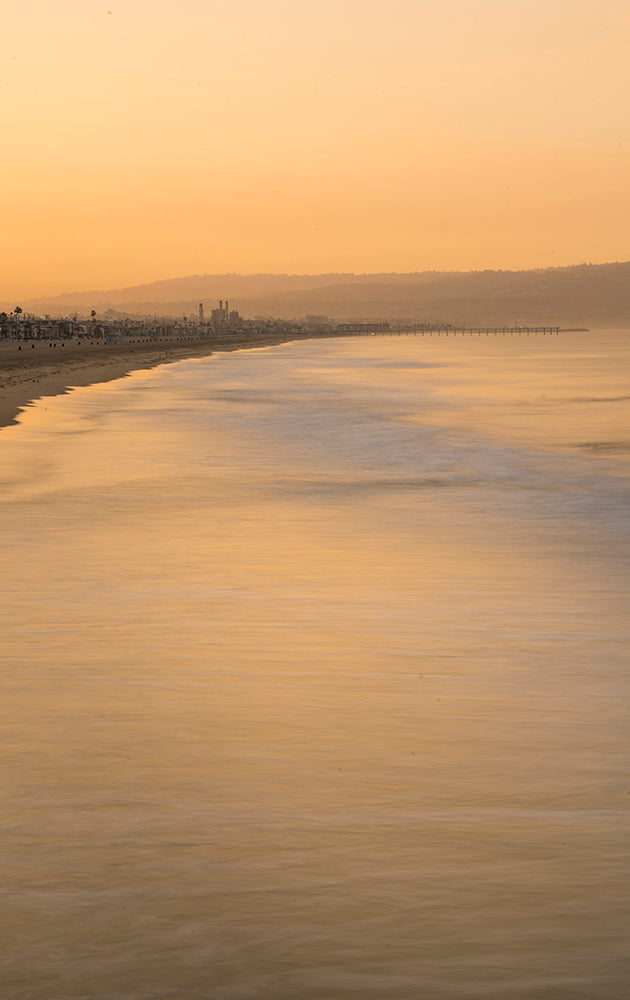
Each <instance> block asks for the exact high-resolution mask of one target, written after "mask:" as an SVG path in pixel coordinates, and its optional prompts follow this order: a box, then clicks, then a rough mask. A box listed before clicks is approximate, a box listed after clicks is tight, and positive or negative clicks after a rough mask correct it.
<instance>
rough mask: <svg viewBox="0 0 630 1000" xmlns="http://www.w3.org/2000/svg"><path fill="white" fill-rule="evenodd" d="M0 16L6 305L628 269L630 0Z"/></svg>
mask: <svg viewBox="0 0 630 1000" xmlns="http://www.w3.org/2000/svg"><path fill="white" fill-rule="evenodd" d="M108 3H111V7H109V6H108V4H107V3H105V2H103V3H100V2H99V3H97V2H94V0H66V2H64V3H63V4H50V3H47V2H44V0H25V2H24V3H22V4H20V5H18V4H17V3H15V2H14V3H11V4H10V9H9V11H8V14H7V13H5V16H4V19H3V20H4V26H5V30H4V45H3V56H2V65H3V69H2V76H1V78H0V85H1V86H2V88H3V92H4V100H3V102H2V106H3V110H2V112H1V121H2V134H3V138H4V149H5V153H4V156H3V157H2V161H1V164H0V191H1V192H2V194H1V199H2V200H1V205H0V210H1V214H2V219H3V229H4V232H3V240H2V245H3V249H2V270H1V272H0V273H1V275H2V278H1V281H0V300H2V301H6V300H8V299H10V298H12V297H15V298H16V301H17V297H22V296H24V297H28V296H35V295H44V294H54V293H57V292H62V291H66V290H73V289H86V288H108V287H114V286H122V285H131V284H135V283H138V282H142V281H152V280H157V279H159V278H167V277H176V276H178V275H184V274H192V273H206V272H207V273H212V272H219V273H220V272H234V271H239V272H263V271H266V272H291V273H317V272H323V271H326V272H327V271H355V272H364V271H416V270H424V269H478V268H486V267H487V268H525V267H537V266H550V265H563V264H571V263H579V262H581V261H592V262H593V263H596V262H605V261H612V260H625V259H627V258H628V256H629V255H628V241H627V219H628V217H629V214H630V186H629V185H628V177H629V176H630V145H629V139H630V137H629V125H628V111H627V109H628V96H629V93H630V87H629V71H628V47H629V43H630V15H629V14H628V12H627V11H628V8H627V4H626V3H625V2H623V0H603V2H602V3H600V4H597V5H594V4H592V3H586V2H585V0H570V2H569V0H546V2H544V3H543V2H541V0H511V2H509V3H506V2H504V0H479V2H477V3H475V4H472V3H470V2H466V0H453V2H451V3H450V4H442V3H437V2H435V0H428V2H418V0H413V2H412V0H392V2H390V3H388V4H384V3H380V2H378V3H377V2H375V0H362V2H358V0H347V2H345V3H343V4H342V5H339V4H338V3H333V2H332V0H320V2H318V3H317V4H315V3H299V4H295V3H289V2H287V0H266V2H264V3H263V2H262V0H230V2H229V3H228V2H227V0H209V2H202V0H182V2H180V3H178V4H175V3H169V2H166V0H158V2H157V3H155V2H153V3H149V2H148V0H121V2H118V3H117V2H116V0H108Z"/></svg>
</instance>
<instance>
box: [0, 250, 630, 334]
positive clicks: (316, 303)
mask: <svg viewBox="0 0 630 1000" xmlns="http://www.w3.org/2000/svg"><path fill="white" fill-rule="evenodd" d="M219 299H224V300H225V299H228V300H229V301H230V306H231V307H232V308H235V309H238V311H239V312H240V313H241V315H243V316H245V317H246V318H252V317H254V316H258V315H260V316H275V317H279V318H285V319H300V318H302V317H304V316H306V315H309V314H314V315H326V316H329V317H330V318H332V319H337V320H345V319H373V320H377V319H381V320H383V319H397V320H402V319H408V320H414V321H418V322H424V321H433V322H445V323H448V322H450V323H454V324H471V325H504V324H510V325H511V324H521V325H527V324H529V325H534V324H539V325H542V324H543V323H547V324H552V325H559V326H593V327H597V326H600V327H615V326H630V262H623V263H614V264H580V265H577V266H574V267H558V268H547V269H541V270H531V271H466V272H461V271H460V272H445V271H424V272H417V273H409V274H361V275H357V274H320V275H286V274H255V275H239V274H225V275H196V276H190V277H186V278H173V279H170V280H167V281H156V282H153V283H152V284H149V285H137V286H135V287H132V288H122V289H116V290H112V291H100V292H81V293H76V294H75V293H66V294H64V295H59V296H56V297H54V298H46V299H34V300H30V301H27V302H24V303H21V305H22V306H23V308H24V309H25V310H26V311H28V312H33V313H37V314H42V313H49V314H50V315H68V314H70V313H72V312H74V311H75V310H76V311H78V312H79V313H86V312H88V311H90V310H91V309H96V311H97V312H98V313H103V312H105V311H106V310H107V309H114V310H116V311H119V312H126V313H130V314H153V313H156V314H161V315H172V316H173V315H181V314H182V313H185V314H187V315H192V314H194V313H196V311H197V308H198V305H199V302H201V301H203V302H204V305H205V309H206V315H207V314H209V311H210V309H211V308H213V307H214V306H215V305H216V304H218V300H219ZM10 308H12V306H11V307H10Z"/></svg>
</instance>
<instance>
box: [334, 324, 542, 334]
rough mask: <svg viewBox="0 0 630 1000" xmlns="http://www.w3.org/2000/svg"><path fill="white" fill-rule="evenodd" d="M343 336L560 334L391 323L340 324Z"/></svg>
mask: <svg viewBox="0 0 630 1000" xmlns="http://www.w3.org/2000/svg"><path fill="white" fill-rule="evenodd" d="M335 329H336V332H337V333H341V334H346V335H348V334H350V335H352V334H357V335H358V334H364V333H374V334H381V335H384V336H385V335H388V334H389V335H390V336H396V335H398V334H403V333H405V334H414V335H416V336H417V335H420V336H427V337H433V336H436V337H448V336H453V337H456V336H462V337H467V336H470V337H474V336H477V337H481V336H482V335H485V336H486V337H489V336H491V335H492V336H495V337H498V336H504V337H505V336H511V337H514V336H523V335H525V336H528V337H529V336H530V335H533V336H538V335H539V334H540V335H542V336H543V337H547V336H549V337H554V336H557V335H558V333H559V332H560V327H558V326H473V327H470V326H440V325H435V326H431V325H430V324H426V323H414V324H391V323H372V324H370V323H340V324H338V325H337V327H336V328H335Z"/></svg>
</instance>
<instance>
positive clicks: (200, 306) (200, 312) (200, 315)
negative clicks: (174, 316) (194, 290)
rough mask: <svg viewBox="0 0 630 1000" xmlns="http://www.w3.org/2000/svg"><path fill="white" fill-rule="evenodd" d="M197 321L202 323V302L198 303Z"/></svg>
mask: <svg viewBox="0 0 630 1000" xmlns="http://www.w3.org/2000/svg"><path fill="white" fill-rule="evenodd" d="M199 322H200V323H203V302H200V303H199Z"/></svg>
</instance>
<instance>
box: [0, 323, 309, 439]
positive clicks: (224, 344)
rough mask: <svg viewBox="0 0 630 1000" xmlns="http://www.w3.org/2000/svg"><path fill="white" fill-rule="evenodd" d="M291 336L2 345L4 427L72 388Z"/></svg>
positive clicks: (0, 401) (0, 410)
mask: <svg viewBox="0 0 630 1000" xmlns="http://www.w3.org/2000/svg"><path fill="white" fill-rule="evenodd" d="M293 339H295V334H292V335H291V337H283V336H281V335H278V336H265V337H255V338H254V337H251V336H249V337H247V338H244V337H243V338H239V337H235V338H234V339H233V340H229V341H226V340H210V339H209V340H202V341H200V340H199V339H197V338H195V339H194V340H193V339H191V340H190V341H182V340H178V341H168V340H164V341H157V342H149V341H144V342H141V341H135V342H134V341H129V342H124V341H121V342H118V343H109V344H106V343H104V342H103V341H92V342H90V341H85V340H84V341H82V342H81V341H73V340H67V341H66V342H65V344H64V345H63V346H62V343H61V342H57V345H56V346H55V347H50V346H49V344H48V342H47V341H33V342H32V343H30V342H25V343H22V344H18V343H16V342H13V341H11V342H7V343H3V344H0V427H6V426H7V425H8V424H12V423H16V422H17V417H18V414H19V412H20V410H21V409H22V408H23V407H25V406H27V405H28V404H29V403H30V402H32V401H33V400H36V399H39V398H41V397H43V396H58V395H61V394H62V393H64V392H67V391H68V390H69V389H70V388H73V387H76V386H84V385H94V384H95V383H97V382H109V381H111V380H113V379H117V378H122V377H123V376H124V375H128V374H129V373H130V372H132V371H139V370H141V369H143V368H155V366H156V365H161V364H166V363H168V362H171V361H180V360H182V359H184V358H194V357H205V356H207V355H209V354H213V353H214V352H216V351H236V350H243V349H246V348H254V347H268V346H270V345H272V344H278V343H284V342H286V341H287V340H293Z"/></svg>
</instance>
